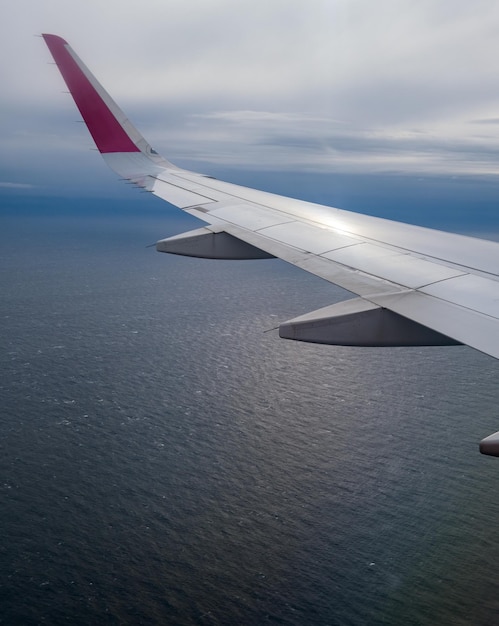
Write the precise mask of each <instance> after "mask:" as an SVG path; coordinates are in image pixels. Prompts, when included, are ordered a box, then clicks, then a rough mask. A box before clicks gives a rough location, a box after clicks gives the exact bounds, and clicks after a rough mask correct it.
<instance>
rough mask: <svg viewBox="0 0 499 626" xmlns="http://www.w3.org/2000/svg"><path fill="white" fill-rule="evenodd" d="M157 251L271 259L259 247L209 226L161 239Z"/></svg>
mask: <svg viewBox="0 0 499 626" xmlns="http://www.w3.org/2000/svg"><path fill="white" fill-rule="evenodd" d="M156 250H157V251H158V252H167V253H169V254H180V255H182V256H192V257H200V258H204V259H231V260H248V259H272V258H274V257H272V255H270V254H267V253H266V252H264V251H263V250H260V248H255V247H254V246H252V245H250V244H249V243H246V242H244V241H241V239H237V238H236V237H233V236H232V235H229V234H228V233H226V232H224V231H220V232H216V231H214V230H211V229H210V228H197V229H196V230H191V231H189V232H188V233H182V234H181V235H175V236H173V237H168V238H167V239H161V240H160V241H158V242H157V243H156Z"/></svg>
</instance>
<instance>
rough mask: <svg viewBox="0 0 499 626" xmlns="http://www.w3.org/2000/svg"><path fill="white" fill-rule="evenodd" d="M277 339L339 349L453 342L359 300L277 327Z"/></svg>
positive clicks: (301, 317)
mask: <svg viewBox="0 0 499 626" xmlns="http://www.w3.org/2000/svg"><path fill="white" fill-rule="evenodd" d="M279 337H282V338H284V339H294V340H295V341H307V342H310V343H323V344H332V345H340V346H364V347H366V346H367V347H375V346H378V347H379V346H384V347H387V346H447V345H456V343H457V342H456V341H454V340H453V339H450V338H449V337H446V336H445V335H442V334H440V333H437V332H435V331H433V330H431V329H430V328H427V327H426V326H421V324H417V323H416V322H413V321H411V320H409V319H407V318H405V317H402V316H401V315H398V314H397V313H393V311H389V310H388V309H385V308H383V307H380V306H378V305H377V304H373V303H372V302H368V301H367V300H364V299H363V298H353V299H351V300H345V301H344V302H339V303H337V304H333V305H331V306H327V307H324V308H322V309H318V310H317V311H312V312H311V313H307V314H306V315H301V316H300V317H296V318H294V319H292V320H289V321H287V322H284V323H282V324H281V325H280V326H279Z"/></svg>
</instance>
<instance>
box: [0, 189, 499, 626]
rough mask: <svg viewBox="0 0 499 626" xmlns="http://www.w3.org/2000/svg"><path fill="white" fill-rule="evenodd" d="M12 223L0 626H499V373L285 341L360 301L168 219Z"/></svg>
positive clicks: (108, 216) (84, 212)
mask: <svg viewBox="0 0 499 626" xmlns="http://www.w3.org/2000/svg"><path fill="white" fill-rule="evenodd" d="M159 204H160V203H159ZM3 205H4V208H5V207H6V210H4V212H3V214H2V218H1V219H2V228H1V231H0V243H1V247H0V250H1V252H0V258H1V263H0V280H1V285H0V289H1V291H0V293H1V299H0V315H1V320H2V333H1V346H2V348H1V352H0V359H1V370H0V371H1V378H0V390H1V405H0V406H1V409H0V411H1V423H2V437H1V454H0V467H1V473H0V490H1V518H0V519H1V538H2V540H1V559H0V568H1V575H0V623H1V624H23V625H31V624H71V625H79V624H82V625H83V624H99V625H100V624H103V625H107V624H203V625H204V624H206V625H209V624H217V625H226V624H229V625H232V624H284V625H303V624H317V625H365V624H374V625H376V624H386V625H394V626H398V625H401V624H404V625H426V624H428V625H432V626H434V625H438V624H452V625H460V624H473V625H480V624H483V625H490V624H493V623H497V621H498V619H499V583H498V579H499V578H498V573H499V524H498V514H499V504H498V502H497V493H498V489H497V485H498V481H499V461H498V460H497V459H492V458H489V457H484V456H481V455H480V454H479V453H478V445H477V444H478V441H479V440H480V439H481V438H483V437H484V436H486V435H488V434H490V433H491V432H493V431H495V430H498V429H499V409H498V405H499V389H498V388H497V378H498V374H499V364H498V363H497V362H496V361H495V360H494V359H492V358H490V357H487V356H485V355H482V354H479V353H477V352H475V351H473V350H471V349H469V348H467V347H445V348H409V349H405V348H396V349H374V348H372V349H358V348H346V347H334V346H317V345H307V344H301V343H297V342H290V341H285V340H282V339H279V337H278V334H277V331H276V330H275V328H276V326H277V325H278V324H279V322H280V321H284V320H286V319H289V318H291V317H295V316H297V315H300V314H302V313H305V312H307V311H310V310H313V309H315V308H319V307H321V306H325V305H327V304H331V303H333V302H335V301H339V300H341V299H344V298H345V297H346V294H345V292H343V291H341V290H340V289H338V288H336V287H334V286H332V285H329V284H328V283H326V282H324V281H321V280H319V279H317V278H314V277H312V276H310V275H308V274H306V273H304V272H301V271H299V270H297V269H296V268H293V267H290V266H288V265H286V264H285V263H282V262H281V261H277V260H271V261H246V262H229V261H208V260H199V259H188V258H181V257H174V256H170V255H164V254H158V253H156V252H155V251H154V248H152V249H151V248H146V245H147V244H151V243H154V242H155V241H156V240H157V239H159V238H162V237H165V236H168V235H170V234H173V233H175V232H181V231H182V230H188V229H189V228H194V227H195V226H194V225H193V224H192V222H191V221H190V220H188V219H187V218H184V217H182V216H178V214H177V213H176V212H173V210H170V209H166V210H165V209H163V208H162V207H160V208H158V206H156V205H154V206H152V205H150V204H146V206H145V207H143V206H140V205H139V204H138V201H136V200H134V201H133V202H130V203H129V204H127V203H126V202H122V201H119V202H114V203H113V202H109V201H106V200H98V199H87V200H85V201H79V202H76V203H75V202H74V201H70V200H64V199H63V198H57V199H50V198H45V199H44V200H43V201H41V200H40V201H37V200H36V199H33V198H31V199H29V200H26V202H25V203H23V201H22V200H19V199H16V200H15V201H14V200H12V198H11V199H10V200H7V201H5V202H4V203H3ZM83 205H86V206H83ZM151 207H152V208H151ZM10 209H11V210H10Z"/></svg>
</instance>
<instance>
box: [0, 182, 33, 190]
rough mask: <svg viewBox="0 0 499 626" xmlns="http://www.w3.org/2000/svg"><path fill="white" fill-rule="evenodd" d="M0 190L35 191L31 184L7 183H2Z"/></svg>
mask: <svg viewBox="0 0 499 626" xmlns="http://www.w3.org/2000/svg"><path fill="white" fill-rule="evenodd" d="M0 188H2V189H33V185H31V184H30V183H11V182H6V181H0Z"/></svg>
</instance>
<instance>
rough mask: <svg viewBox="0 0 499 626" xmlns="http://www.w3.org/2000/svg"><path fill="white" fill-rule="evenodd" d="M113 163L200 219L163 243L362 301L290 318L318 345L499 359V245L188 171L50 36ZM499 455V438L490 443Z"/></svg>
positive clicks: (296, 333) (288, 329)
mask: <svg viewBox="0 0 499 626" xmlns="http://www.w3.org/2000/svg"><path fill="white" fill-rule="evenodd" d="M43 37H44V39H45V42H46V43H47V45H48V47H49V49H50V51H51V53H52V55H53V57H54V60H55V62H56V64H57V65H58V67H59V70H60V71H61V74H62V76H63V78H64V80H65V81H66V84H67V86H68V88H69V90H70V92H71V94H72V96H73V98H74V100H75V102H76V105H77V106H78V108H79V110H80V113H81V115H82V117H83V119H84V120H85V122H86V124H87V126H88V129H89V131H90V133H91V134H92V137H93V138H94V141H95V143H96V145H97V148H98V149H99V151H100V152H101V154H102V156H103V158H104V159H105V161H106V162H107V164H108V165H109V166H110V167H111V168H112V169H113V170H114V171H115V172H117V173H118V174H119V175H120V176H121V177H123V178H125V179H128V180H129V181H132V182H134V183H135V184H136V185H139V186H140V187H142V188H143V189H145V190H147V191H149V192H151V193H153V194H154V195H156V196H158V197H160V198H162V199H163V200H166V201H167V202H169V203H171V204H173V205H175V206H177V207H179V208H180V209H182V210H184V211H186V212H187V213H190V214H191V215H194V216H195V217H198V218H199V219H201V220H202V221H204V222H205V223H206V226H205V227H204V228H200V229H198V230H196V231H192V232H190V233H186V234H184V235H177V236H176V237H171V238H169V239H165V240H162V241H159V242H158V243H157V246H156V247H157V249H158V250H159V251H161V252H169V253H173V254H184V255H189V256H200V257H206V258H232V259H234V258H239V259H241V258H265V257H279V258H281V259H283V260H285V261H287V262H289V263H292V264H293V265H296V266H298V267H300V268H302V269H304V270H305V271H307V272H310V273H312V274H315V275H316V276H320V277H321V278H324V279H325V280H327V281H330V282H332V283H335V284H337V285H339V286H341V287H343V288H345V289H347V290H349V291H350V292H352V293H353V294H356V295H357V296H358V298H354V299H352V300H347V301H346V302H342V303H339V304H335V305H332V306H330V307H325V308H324V309H320V310H319V311H314V312H311V313H308V314H307V315H304V316H301V317H298V318H295V319H294V320H289V321H287V322H284V323H283V324H281V326H280V335H281V337H285V338H288V339H296V340H301V341H311V342H317V343H329V344H342V345H365V346H381V345H384V346H390V345H447V344H453V343H464V344H467V345H469V346H471V347H473V348H475V349H477V350H480V351H482V352H484V353H486V354H489V355H491V356H493V357H495V358H499V278H498V273H499V244H498V243H495V242H491V241H486V240H482V239H476V238H472V237H465V236H462V235H456V234H452V233H445V232H441V231H436V230H431V229H427V228H422V227H418V226H412V225H408V224H402V223H399V222H393V221H390V220H385V219H381V218H375V217H370V216H366V215H360V214H357V213H352V212H349V211H344V210H341V209H336V208H332V207H327V206H322V205H318V204H313V203H310V202H304V201H301V200H295V199H291V198H286V197H283V196H278V195H274V194H271V193H266V192H262V191H257V190H254V189H249V188H246V187H241V186H238V185H233V184H231V183H226V182H222V181H220V180H216V179H214V178H212V177H209V176H204V175H202V174H197V173H194V172H190V171H187V170H183V169H180V168H178V167H176V166H175V165H173V164H172V163H170V162H169V161H167V160H165V159H164V158H162V157H161V156H160V155H158V154H157V153H156V152H155V151H154V150H153V149H152V148H151V146H150V145H149V144H148V143H147V141H146V140H145V139H144V138H143V137H142V135H141V134H140V133H139V132H138V131H137V130H136V129H135V128H134V126H133V125H132V124H131V123H130V122H129V120H128V118H127V117H126V115H125V114H124V113H123V111H121V109H120V108H119V107H118V105H117V104H116V103H115V102H114V101H113V100H112V98H111V97H110V96H109V94H107V92H106V91H105V90H104V89H103V88H102V86H101V85H100V84H99V83H98V82H97V80H96V79H95V77H94V76H93V75H92V74H91V73H90V71H89V70H88V69H87V68H86V66H85V65H84V64H83V62H82V61H81V60H80V59H79V58H78V56H77V55H76V54H75V52H74V51H73V50H72V49H71V47H70V46H69V45H68V44H67V43H66V42H65V41H64V40H63V39H61V38H60V37H57V36H55V35H43ZM482 444H483V445H482V448H483V449H482V451H483V452H486V453H491V451H492V453H495V452H497V454H499V437H496V438H495V439H493V440H492V441H491V439H490V437H489V438H487V439H486V440H484V442H482Z"/></svg>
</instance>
